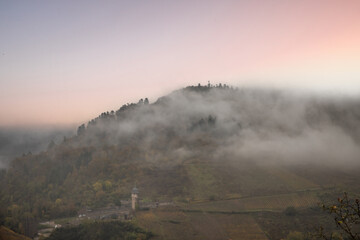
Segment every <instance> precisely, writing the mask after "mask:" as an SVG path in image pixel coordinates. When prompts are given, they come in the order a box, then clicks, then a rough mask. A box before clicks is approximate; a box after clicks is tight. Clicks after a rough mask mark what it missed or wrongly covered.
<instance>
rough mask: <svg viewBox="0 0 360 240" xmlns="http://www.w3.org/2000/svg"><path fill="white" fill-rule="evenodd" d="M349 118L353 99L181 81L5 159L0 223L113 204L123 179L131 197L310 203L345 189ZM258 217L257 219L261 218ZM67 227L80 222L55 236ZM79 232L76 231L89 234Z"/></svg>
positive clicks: (352, 173)
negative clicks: (134, 193) (178, 85)
mask: <svg viewBox="0 0 360 240" xmlns="http://www.w3.org/2000/svg"><path fill="white" fill-rule="evenodd" d="M359 126H360V100H359V99H355V98H331V97H324V96H322V97H319V96H311V95H304V94H298V93H289V92H283V91H277V90H260V89H235V88H232V87H229V86H226V85H221V84H219V85H216V86H210V85H208V86H201V85H198V86H190V87H187V88H184V89H181V90H178V91H175V92H173V93H171V94H169V95H167V96H165V97H162V98H159V99H158V100H157V101H156V102H154V103H149V100H148V99H147V98H144V99H141V100H139V102H138V103H130V104H125V105H123V106H121V107H120V108H119V109H118V110H116V111H114V110H111V111H107V112H104V113H101V114H100V115H99V116H98V117H97V118H95V119H92V120H90V121H89V122H88V123H87V124H82V125H81V126H79V127H78V129H77V134H76V135H74V136H72V137H68V138H64V139H63V140H62V141H61V143H58V144H56V143H54V142H50V143H49V144H48V147H47V150H46V151H42V152H40V153H37V154H32V153H28V154H24V155H23V156H21V157H17V158H16V159H14V160H12V161H11V162H10V164H9V167H8V168H7V169H6V170H5V169H4V170H2V171H1V172H0V189H1V190H0V191H1V195H0V196H1V199H0V205H1V212H0V220H1V222H0V223H1V224H3V225H5V226H7V227H9V228H11V229H13V230H15V231H17V232H20V233H23V234H26V235H27V236H33V234H34V231H35V230H34V229H36V227H35V225H37V223H38V222H39V221H40V220H48V219H54V218H61V217H69V216H75V215H76V214H77V212H78V211H79V210H80V209H84V208H99V207H104V206H108V205H115V206H119V205H121V201H120V200H127V199H129V198H130V192H131V189H132V187H133V186H134V184H135V183H136V184H137V186H138V187H139V189H140V192H141V196H142V201H174V202H178V203H183V204H185V203H191V202H198V201H210V202H213V201H225V200H226V201H227V200H229V199H234V198H244V199H246V198H250V197H261V196H272V195H279V196H280V195H281V196H285V195H286V194H293V193H296V194H299V196H300V195H301V194H303V195H304V194H305V195H306V194H308V192H309V191H315V192H316V196H315V195H314V196H315V197H314V198H316V199H318V200H319V201H327V200H329V199H336V196H337V195H338V194H339V193H341V192H342V191H347V192H350V193H355V194H356V193H359V190H360V184H359V182H360V176H359V174H358V172H359V170H360V161H359V156H360V148H359V146H360V127H359ZM303 195H301V197H302V196H303ZM286 196H288V195H286ZM289 196H290V195H289ZM296 196H298V195H296ZM301 197H300V198H301ZM269 198H270V197H269ZM300 198H299V199H300ZM305 198H306V200H304V201H307V202H311V201H313V202H315V200H312V199H314V198H311V200H308V198H307V195H306V196H305V197H304V199H305ZM309 199H310V198H309ZM269 201H270V200H269ZM291 201H293V200H291ZM307 202H306V204H307ZM244 204H245V203H244ZM246 204H247V203H246ZM246 204H245V205H246ZM274 204H277V203H274ZM301 204H302V203H299V206H301V207H304V206H305V205H301ZM246 206H247V205H246ZM249 206H250V205H249ZM306 206H307V205H306ZM190 207H191V206H190ZM271 207H273V205H271V206H269V208H271ZM204 208H206V206H205V207H204ZM249 208H251V207H249ZM190 210H191V209H189V211H190ZM194 211H195V210H194ZM214 211H215V210H214ZM216 211H217V210H216ZM221 211H223V210H221ZM231 211H234V210H231ZM264 219H266V216H265V217H263V218H260V219H258V220H257V221H258V222H260V223H262V222H261V221H263V226H265V225H266V224H268V223H267V222H265V220H264ZM284 221H285V220H284ZM140 222H141V221H140ZM98 224H100V223H98ZM107 224H120V223H107ZM144 224H145V223H144ZM100 225H101V224H100ZM101 226H102V225H101ZM126 226H127V225H126V224H125V225H121V224H120V225H119V228H122V227H126ZM266 226H267V225H266ZM78 228H79V229H81V228H87V229H90V230H91V231H97V230H96V229H98V228H99V226H98V225H94V226H87V225H85V226H79V227H78ZM269 228H270V227H269ZM295 230H296V229H295ZM69 231H70V232H69ZM99 231H100V230H99ZM101 231H103V230H101ZM131 231H133V230H131ZM71 232H82V230H81V231H80V230H79V231H78V230H76V228H74V229H67V230H61V231H56V234H65V235H66V234H71ZM84 234H85V233H84ZM86 234H87V233H86ZM86 234H85V235H84V236H81V238H80V237H79V238H76V239H90V238H87V235H86ZM103 234H106V232H103ZM141 234H145V235H146V233H141ZM274 234H277V233H274ZM282 234H283V235H281V236H280V237H283V236H284V235H285V236H286V234H287V233H282ZM76 236H77V235H76ZM119 236H120V235H119ZM126 236H128V235H126ZM129 236H130V235H129ZM50 239H58V238H56V235H55V234H54V236H52V238H50ZM69 239H70V238H69ZM74 239H75V238H74ZM109 239H110V238H109ZM114 239H117V238H114ZM124 239H132V238H131V237H127V238H124ZM134 239H135V238H134ZM146 239H147V238H146Z"/></svg>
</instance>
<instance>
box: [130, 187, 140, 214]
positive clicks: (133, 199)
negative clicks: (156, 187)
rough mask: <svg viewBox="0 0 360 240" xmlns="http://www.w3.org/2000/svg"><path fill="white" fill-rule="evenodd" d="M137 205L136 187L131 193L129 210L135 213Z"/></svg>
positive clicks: (137, 192) (137, 193) (137, 191)
mask: <svg viewBox="0 0 360 240" xmlns="http://www.w3.org/2000/svg"><path fill="white" fill-rule="evenodd" d="M138 204H139V190H138V189H137V188H136V186H135V187H134V188H133V190H132V191H131V208H132V210H134V211H135V209H136V207H137V205H138Z"/></svg>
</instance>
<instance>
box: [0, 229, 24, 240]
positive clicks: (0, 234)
mask: <svg viewBox="0 0 360 240" xmlns="http://www.w3.org/2000/svg"><path fill="white" fill-rule="evenodd" d="M0 240H30V238H28V237H25V236H23V235H20V234H17V233H15V232H13V231H11V230H10V229H8V228H6V227H4V226H0Z"/></svg>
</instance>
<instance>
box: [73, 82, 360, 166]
mask: <svg viewBox="0 0 360 240" xmlns="http://www.w3.org/2000/svg"><path fill="white" fill-rule="evenodd" d="M83 130H84V132H82V131H81V132H80V133H78V134H79V135H80V136H79V137H80V138H81V142H82V144H84V145H97V144H98V145H104V144H109V145H121V144H126V143H127V142H130V141H134V142H136V144H137V145H138V147H140V148H141V149H142V150H143V151H145V152H146V151H151V148H153V147H154V144H156V143H157V144H165V145H167V153H168V154H169V152H170V151H169V149H171V152H172V153H173V155H171V157H173V158H174V162H175V161H176V160H178V159H176V158H179V157H178V156H179V153H186V154H184V155H186V157H187V158H188V157H189V156H191V154H193V155H195V154H198V151H202V149H200V148H197V147H192V146H191V144H193V143H195V141H199V140H202V141H206V142H211V157H212V158H214V159H219V160H221V159H222V158H224V157H225V156H226V158H232V159H234V160H235V161H237V160H239V159H254V160H256V161H281V162H285V163H294V162H302V163H305V162H316V163H325V164H331V165H336V166H344V167H352V166H354V165H357V166H358V165H360V100H359V99H358V98H355V97H342V98H340V97H331V96H320V95H311V94H304V93H299V92H290V91H282V90H266V89H233V88H229V87H213V88H208V87H206V86H199V87H188V88H186V89H182V90H179V91H175V92H173V93H172V94H169V95H168V96H165V97H162V98H160V99H158V101H157V102H155V103H153V104H144V102H143V101H139V103H138V104H128V105H124V106H123V107H122V109H119V110H118V111H117V112H111V113H107V114H103V115H100V116H99V118H97V119H94V120H93V121H91V122H90V123H89V124H88V125H87V127H85V128H84V129H83ZM104 136H106V138H104ZM100 139H101V140H100ZM164 139H165V140H164ZM174 139H176V141H175V140H174Z"/></svg>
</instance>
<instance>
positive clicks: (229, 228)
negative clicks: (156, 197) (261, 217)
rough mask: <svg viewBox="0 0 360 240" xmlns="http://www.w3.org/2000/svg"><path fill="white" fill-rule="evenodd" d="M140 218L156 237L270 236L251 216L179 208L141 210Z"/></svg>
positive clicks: (228, 237)
mask: <svg viewBox="0 0 360 240" xmlns="http://www.w3.org/2000/svg"><path fill="white" fill-rule="evenodd" d="M136 221H137V223H138V224H139V226H141V227H142V228H144V229H149V230H151V231H152V232H153V233H154V234H155V237H154V239H174V240H175V239H199V240H200V239H244V240H247V239H260V240H262V239H267V237H266V236H265V234H264V233H263V231H262V230H261V228H260V227H259V225H258V224H257V223H256V222H255V220H254V219H253V218H252V217H251V216H249V215H237V214H234V215H229V214H208V213H198V212H182V211H176V209H167V210H152V211H148V212H139V213H137V215H136Z"/></svg>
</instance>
